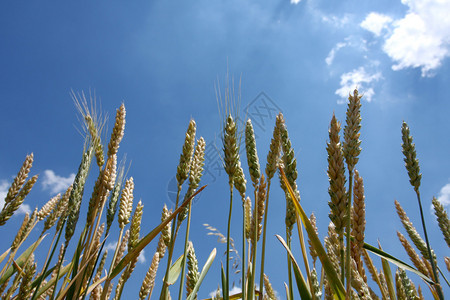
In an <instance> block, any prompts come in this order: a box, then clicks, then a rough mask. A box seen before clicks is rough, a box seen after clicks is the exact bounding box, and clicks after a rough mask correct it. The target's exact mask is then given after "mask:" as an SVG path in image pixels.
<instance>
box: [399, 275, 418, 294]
mask: <svg viewBox="0 0 450 300" xmlns="http://www.w3.org/2000/svg"><path fill="white" fill-rule="evenodd" d="M399 277H400V280H401V283H402V286H403V289H404V291H405V295H406V299H417V298H418V295H417V291H416V289H415V287H414V283H413V282H412V281H411V280H410V279H409V278H408V276H407V275H406V272H405V270H403V269H399Z"/></svg>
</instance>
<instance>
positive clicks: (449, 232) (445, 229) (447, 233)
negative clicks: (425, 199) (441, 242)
mask: <svg viewBox="0 0 450 300" xmlns="http://www.w3.org/2000/svg"><path fill="white" fill-rule="evenodd" d="M431 202H432V203H433V207H434V214H435V215H436V217H437V221H438V224H439V228H441V231H442V234H443V235H444V239H445V241H446V242H447V245H448V246H449V247H450V220H449V219H448V215H447V212H446V211H445V208H444V206H443V205H442V203H441V202H439V200H438V199H436V198H435V197H433V200H432V201H431Z"/></svg>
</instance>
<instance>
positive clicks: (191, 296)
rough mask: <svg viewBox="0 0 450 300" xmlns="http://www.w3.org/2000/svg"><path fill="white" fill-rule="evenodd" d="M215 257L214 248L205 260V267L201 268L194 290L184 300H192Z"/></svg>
mask: <svg viewBox="0 0 450 300" xmlns="http://www.w3.org/2000/svg"><path fill="white" fill-rule="evenodd" d="M215 257H216V248H214V249H213V250H212V251H211V254H210V255H209V257H208V259H207V260H206V263H205V265H204V266H203V268H202V272H201V273H200V276H199V278H198V281H197V283H196V284H195V286H194V289H193V290H192V293H191V294H190V295H189V297H187V298H186V300H194V298H195V295H197V293H198V290H199V288H200V285H201V284H202V282H203V279H205V276H206V273H208V271H209V268H210V267H211V265H212V263H213V261H214V258H215ZM222 270H223V267H222Z"/></svg>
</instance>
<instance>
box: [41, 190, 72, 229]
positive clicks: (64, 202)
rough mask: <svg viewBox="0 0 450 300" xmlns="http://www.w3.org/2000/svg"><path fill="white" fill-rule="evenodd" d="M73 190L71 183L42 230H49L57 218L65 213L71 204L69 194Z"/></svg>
mask: <svg viewBox="0 0 450 300" xmlns="http://www.w3.org/2000/svg"><path fill="white" fill-rule="evenodd" d="M71 191H72V185H70V186H69V187H68V188H67V190H66V192H65V193H64V195H63V196H62V197H61V198H60V199H59V201H58V203H57V204H56V206H55V208H54V209H53V210H52V212H51V213H50V215H49V216H48V217H47V219H46V220H45V223H44V229H43V230H42V232H45V231H47V230H49V229H50V228H52V227H53V225H55V223H56V220H58V218H59V217H60V216H61V215H62V214H63V212H64V211H66V210H67V205H68V204H69V196H70V192H71Z"/></svg>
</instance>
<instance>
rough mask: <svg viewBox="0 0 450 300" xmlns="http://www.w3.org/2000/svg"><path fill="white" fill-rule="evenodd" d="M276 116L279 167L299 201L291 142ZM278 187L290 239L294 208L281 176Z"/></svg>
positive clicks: (281, 116)
mask: <svg viewBox="0 0 450 300" xmlns="http://www.w3.org/2000/svg"><path fill="white" fill-rule="evenodd" d="M278 116H279V118H280V139H281V148H282V150H283V156H282V158H281V162H280V165H279V166H280V167H282V168H283V169H284V173H285V174H286V178H287V180H288V182H289V185H290V186H291V187H292V189H293V190H294V193H295V196H296V197H297V199H298V200H299V201H300V193H299V192H298V188H297V182H296V180H297V176H298V172H297V159H296V158H295V153H294V149H293V148H292V144H291V140H290V139H289V134H288V131H287V127H286V123H285V121H284V118H283V114H281V113H280V114H279V115H278ZM280 185H281V188H282V189H283V191H284V193H285V196H286V218H285V223H286V228H287V233H288V238H290V235H291V234H292V228H293V226H294V224H295V222H296V215H295V207H294V203H293V202H292V199H291V196H290V194H289V192H288V191H287V187H286V185H285V184H284V181H283V179H282V178H281V174H280Z"/></svg>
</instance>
